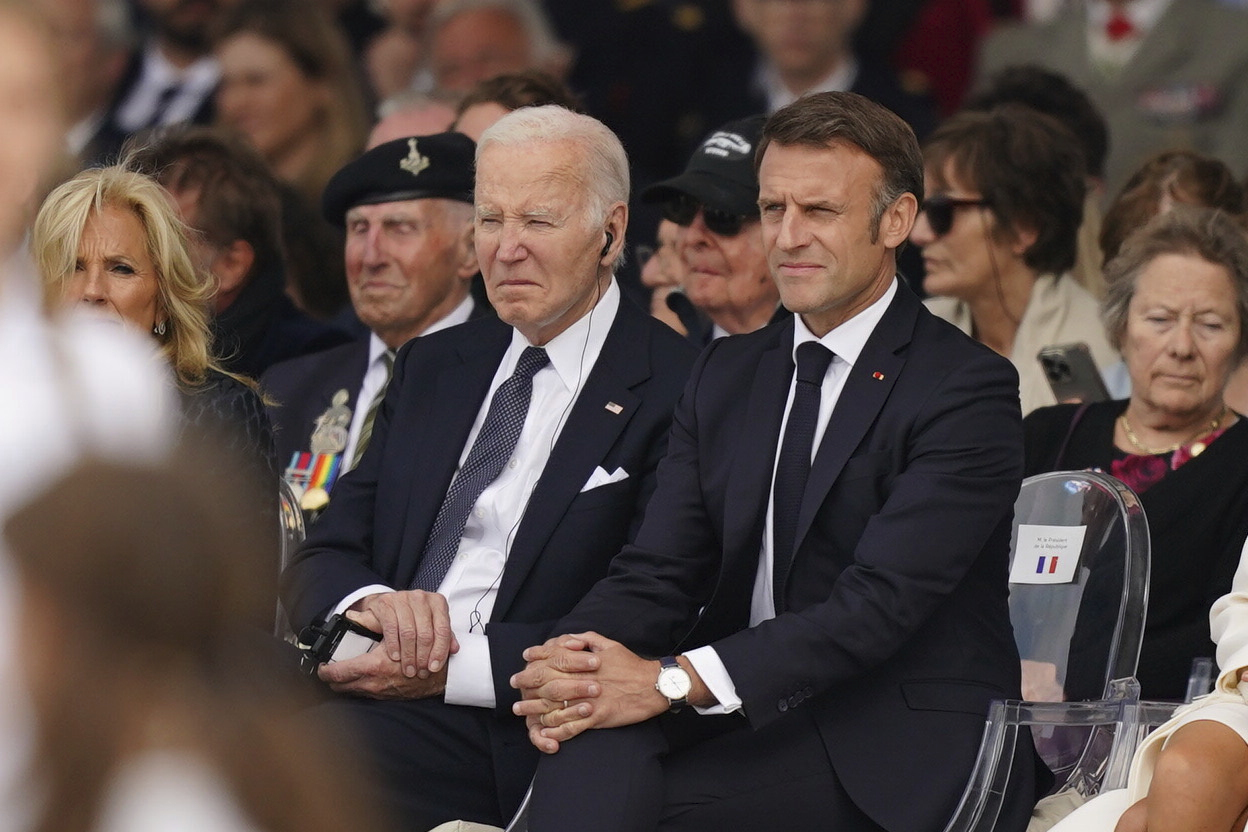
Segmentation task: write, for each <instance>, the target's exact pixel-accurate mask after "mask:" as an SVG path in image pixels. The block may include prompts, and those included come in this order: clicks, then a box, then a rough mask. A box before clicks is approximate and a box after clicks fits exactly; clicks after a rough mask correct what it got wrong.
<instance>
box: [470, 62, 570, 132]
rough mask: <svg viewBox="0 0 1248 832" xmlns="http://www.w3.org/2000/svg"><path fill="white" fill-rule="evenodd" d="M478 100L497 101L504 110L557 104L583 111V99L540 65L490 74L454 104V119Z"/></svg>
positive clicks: (491, 102)
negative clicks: (489, 76) (542, 69)
mask: <svg viewBox="0 0 1248 832" xmlns="http://www.w3.org/2000/svg"><path fill="white" fill-rule="evenodd" d="M477 104H497V105H498V106H500V107H502V108H503V109H505V110H519V109H520V108H521V107H540V106H542V105H543V104H558V105H559V106H560V107H563V108H565V109H568V110H571V111H572V112H574V113H583V112H584V110H583V109H582V107H581V102H580V100H579V99H578V98H577V97H576V95H575V94H574V93H573V92H572V90H570V89H568V87H567V85H566V84H564V83H563V82H562V81H560V80H559V79H558V78H556V77H555V76H553V75H551V74H549V73H547V72H542V71H541V70H540V69H526V70H524V71H523V72H507V73H504V74H502V75H495V76H494V77H493V78H487V79H485V80H484V81H482V82H480V83H479V84H477V85H476V86H475V87H473V88H472V89H470V90H469V91H468V93H467V94H466V95H465V96H464V97H463V98H462V99H460V101H459V104H457V105H456V106H455V119H456V120H457V121H458V120H459V117H460V116H462V115H463V114H464V111H465V110H467V109H468V108H469V107H474V106H476V105H477Z"/></svg>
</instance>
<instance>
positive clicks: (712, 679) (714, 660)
mask: <svg viewBox="0 0 1248 832" xmlns="http://www.w3.org/2000/svg"><path fill="white" fill-rule="evenodd" d="M682 655H683V656H684V657H685V658H686V659H688V660H689V664H691V665H693V669H694V670H696V671H697V672H698V676H699V677H701V679H702V684H704V685H706V687H707V689H708V690H710V692H711V694H712V695H713V696H714V697H715V698H716V699H718V700H719V704H718V705H712V706H711V707H709V708H699V707H697V706H694V710H695V711H697V712H698V713H700V714H703V715H704V716H719V715H720V714H731V713H735V712H737V711H739V710H741V697H739V696H737V686H736V685H734V684H733V683H732V677H731V676H729V675H728V668H726V667H724V663H723V662H722V661H721V660H720V658H719V654H718V653H716V652H715V648H714V647H711V646H710V645H707V646H706V647H699V648H697V649H696V650H690V651H689V652H688V653H684V654H682Z"/></svg>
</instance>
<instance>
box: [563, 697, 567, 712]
mask: <svg viewBox="0 0 1248 832" xmlns="http://www.w3.org/2000/svg"><path fill="white" fill-rule="evenodd" d="M563 709H564V710H565V711H566V710H567V709H568V700H566V699H565V700H563Z"/></svg>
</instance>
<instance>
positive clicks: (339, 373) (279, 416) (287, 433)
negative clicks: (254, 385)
mask: <svg viewBox="0 0 1248 832" xmlns="http://www.w3.org/2000/svg"><path fill="white" fill-rule="evenodd" d="M367 371H368V338H367V337H365V338H359V339H357V340H355V341H351V342H350V343H347V344H343V345H342V346H340V347H333V348H332V349H328V350H323V351H321V352H315V353H312V354H311V355H304V356H300V357H299V358H292V359H291V360H289V361H283V362H281V363H280V364H274V365H273V366H272V367H270V368H269V369H268V370H267V371H266V372H265V374H264V375H263V376H261V379H260V386H261V388H263V389H264V393H265V395H266V396H267V397H268V398H269V400H270V402H271V404H270V405H269V420H270V421H272V423H273V442H274V445H275V446H276V448H277V461H278V464H279V465H280V466H281V468H282V469H283V470H284V469H285V468H286V466H287V465H288V464H290V457H291V455H292V454H294V453H296V452H300V453H302V452H306V451H307V450H308V449H309V447H310V443H311V440H312V430H313V428H314V427H315V426H316V417H318V416H320V415H321V414H322V413H324V412H325V411H326V409H327V408H328V407H329V406H330V403H331V402H332V400H333V398H334V394H335V393H337V392H338V391H339V390H346V391H347V407H349V408H351V409H352V410H354V409H355V405H356V402H355V398H356V396H358V395H359V394H360V384H361V383H363V381H364V374H365V373H366V372H367Z"/></svg>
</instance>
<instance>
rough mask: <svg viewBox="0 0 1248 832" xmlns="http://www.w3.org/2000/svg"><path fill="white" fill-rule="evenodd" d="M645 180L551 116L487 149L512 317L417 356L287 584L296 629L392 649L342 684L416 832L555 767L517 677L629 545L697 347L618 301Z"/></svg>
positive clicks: (324, 675)
mask: <svg viewBox="0 0 1248 832" xmlns="http://www.w3.org/2000/svg"><path fill="white" fill-rule="evenodd" d="M627 198H628V163H627V159H626V157H625V155H624V149H623V147H622V146H621V145H620V143H619V140H618V139H617V138H616V137H615V135H614V134H612V133H611V132H610V131H609V130H608V129H607V128H606V127H605V126H603V125H602V124H601V123H600V122H598V121H597V120H595V119H592V118H590V117H588V116H583V115H578V114H574V113H571V112H570V111H568V110H565V109H563V108H561V107H554V106H547V107H531V108H525V109H522V110H517V111H515V112H513V113H511V114H509V115H507V116H505V117H504V118H503V119H502V120H500V121H499V122H498V123H497V124H495V125H494V126H493V127H491V128H490V129H489V130H487V131H486V133H485V134H484V135H483V136H482V139H481V145H480V147H479V149H478V152H477V180H476V217H475V232H474V243H475V248H476V252H477V256H478V259H479V261H480V265H481V271H482V274H483V276H484V278H485V283H486V288H487V291H488V292H489V296H490V300H491V302H492V303H493V305H494V308H495V309H496V310H497V312H498V318H497V319H496V318H482V319H479V320H475V321H471V322H469V323H466V324H464V325H462V326H458V327H452V328H451V329H448V330H444V331H441V332H437V333H434V334H432V335H425V336H422V337H421V338H417V339H415V340H413V341H411V342H409V343H408V344H407V345H406V346H405V347H403V348H402V349H401V350H399V353H398V356H397V358H396V360H395V372H394V380H393V381H392V382H391V384H390V387H389V389H388V390H387V392H386V397H385V400H384V404H383V405H382V407H381V409H380V412H379V415H378V416H377V419H376V426H375V428H374V432H373V440H372V442H371V443H370V445H369V447H368V450H367V451H366V452H365V454H364V457H363V460H362V461H361V463H360V465H359V467H358V468H356V469H354V470H353V471H351V472H350V473H348V474H347V475H346V476H345V477H343V479H342V480H341V482H339V484H338V486H337V488H336V493H335V496H334V499H333V501H332V502H331V503H330V505H329V508H328V509H327V511H326V513H325V515H324V516H323V517H322V518H321V520H320V522H318V523H317V525H316V526H315V527H314V528H313V531H312V534H311V535H310V536H309V538H308V541H307V544H306V546H305V547H304V549H303V550H302V551H301V552H300V553H299V555H298V557H297V559H296V560H295V562H294V563H293V564H292V565H291V566H290V567H289V569H288V570H287V571H286V574H285V576H284V580H283V584H284V596H283V598H284V601H285V603H286V607H287V609H289V610H290V612H291V619H292V624H293V625H294V626H295V627H302V626H304V625H306V624H308V623H309V622H311V621H314V620H316V619H319V618H323V617H324V616H326V615H327V614H329V613H333V612H343V611H345V612H346V613H347V615H348V616H349V617H353V618H355V619H356V620H357V621H359V622H360V623H361V624H363V625H364V626H366V627H368V628H370V629H372V630H373V631H374V632H377V633H381V634H383V636H384V639H383V642H382V645H381V646H380V647H379V648H378V649H375V650H373V651H371V652H369V653H366V654H363V655H361V656H358V657H355V658H351V659H348V660H345V661H341V662H333V663H329V664H326V665H323V666H322V667H321V668H320V670H319V675H320V677H321V679H323V680H324V681H326V682H327V683H329V685H330V687H331V688H332V689H333V690H335V691H338V692H340V693H344V694H350V695H351V697H350V698H348V697H343V698H342V699H341V700H338V701H336V702H333V703H331V704H330V705H328V706H327V708H328V709H329V710H331V711H333V712H335V713H337V715H338V716H339V717H340V718H346V719H349V720H351V721H352V722H351V724H352V725H353V726H355V730H356V731H357V732H359V733H360V734H361V735H362V736H363V737H364V738H365V740H366V741H367V743H368V744H369V745H370V746H371V747H372V749H373V750H374V751H375V752H376V758H377V761H378V777H377V782H378V784H379V786H380V787H382V788H383V789H384V792H385V794H384V797H383V799H384V800H385V802H386V803H387V804H388V805H389V806H391V807H393V808H395V809H396V810H397V811H398V812H399V816H400V818H401V820H402V821H403V822H404V824H405V826H404V828H410V829H428V828H429V827H431V826H434V825H436V824H438V823H441V822H445V821H447V820H451V819H454V818H464V819H468V820H473V821H480V822H486V823H495V824H501V823H503V822H505V819H506V818H507V817H508V816H509V815H510V814H511V812H512V811H513V810H514V809H515V808H516V806H517V805H518V804H519V802H520V798H521V796H522V795H523V794H524V790H525V787H526V786H527V784H528V781H529V778H530V776H531V775H532V773H533V769H534V766H535V765H536V757H537V756H538V755H537V752H536V750H535V749H533V748H532V746H531V745H530V744H529V743H528V742H527V741H526V739H525V727H524V723H523V721H522V720H519V719H517V718H516V717H515V716H514V715H512V712H511V706H512V704H513V703H514V702H515V701H516V698H517V697H516V693H515V691H514V690H512V689H511V688H510V687H509V686H508V684H507V682H508V679H509V678H510V676H511V675H512V674H514V673H515V672H517V671H519V670H520V669H521V668H522V667H523V666H524V661H523V659H522V658H521V651H522V650H523V649H524V647H525V646H527V645H529V644H533V643H535V642H538V641H541V640H542V639H544V638H546V637H547V636H548V635H549V634H550V632H551V626H552V625H553V624H554V622H555V621H557V620H558V619H559V618H560V617H561V616H563V615H564V614H566V613H567V612H568V611H569V610H571V609H572V607H573V605H575V604H576V602H577V601H578V600H580V598H581V596H582V595H583V594H584V593H585V592H586V591H587V590H588V589H589V587H590V586H592V585H593V584H594V582H595V581H597V580H598V579H599V578H601V577H602V576H604V575H605V574H606V571H607V564H608V562H609V561H610V559H611V557H612V556H613V555H614V554H615V553H616V552H618V551H619V549H620V547H621V546H622V545H623V544H624V543H625V542H627V541H628V540H631V539H632V535H633V534H634V532H635V530H636V529H637V527H638V525H639V523H640V520H641V516H642V512H643V510H644V509H645V507H646V504H647V502H648V501H649V498H650V495H651V493H652V492H653V489H654V481H655V471H656V469H657V466H658V461H659V458H660V457H661V456H662V454H663V452H664V449H665V447H666V441H667V431H668V427H669V424H670V420H671V415H672V411H673V409H674V407H675V403H676V399H677V398H678V396H679V394H680V390H681V389H682V388H683V385H684V382H685V380H686V378H687V376H688V372H689V368H690V367H691V366H692V363H693V358H694V349H693V347H692V346H690V345H689V344H688V343H687V342H685V341H684V340H683V339H682V338H680V336H678V335H677V334H676V333H675V332H673V331H672V330H671V329H669V328H668V327H667V326H665V325H664V324H661V323H659V322H657V321H655V320H654V319H652V318H650V317H649V316H648V315H646V314H645V313H643V312H642V311H641V310H639V309H637V308H635V307H633V306H631V305H630V304H629V303H628V302H627V301H626V300H625V299H624V298H622V297H621V295H620V289H619V287H618V285H617V284H616V282H615V280H614V279H613V276H612V275H613V270H614V267H615V265H616V263H617V262H618V260H619V258H620V253H621V251H622V249H623V246H624V232H625V228H626V226H627V221H628V208H627V202H626V200H627Z"/></svg>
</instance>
